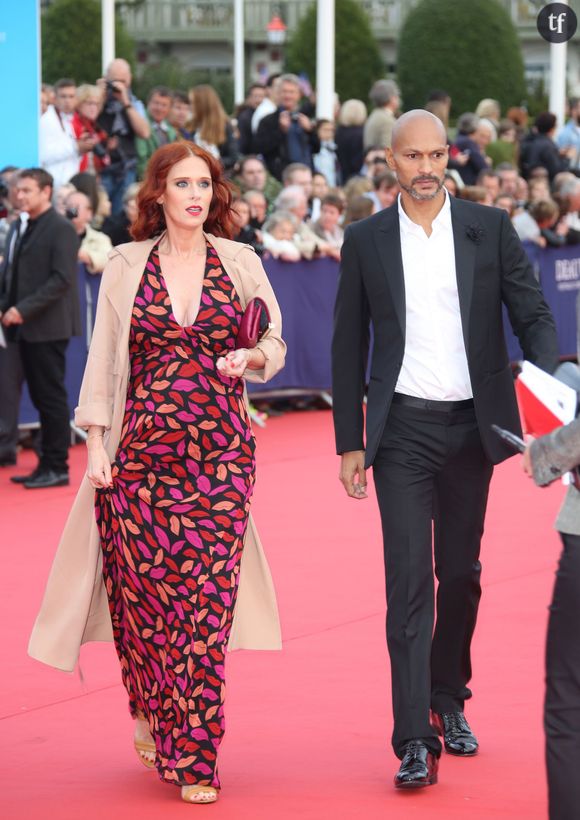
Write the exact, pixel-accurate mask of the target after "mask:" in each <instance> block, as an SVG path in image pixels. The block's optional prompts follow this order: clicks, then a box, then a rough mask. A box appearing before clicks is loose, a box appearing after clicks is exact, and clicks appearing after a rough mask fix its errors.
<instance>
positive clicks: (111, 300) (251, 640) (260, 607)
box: [28, 235, 286, 671]
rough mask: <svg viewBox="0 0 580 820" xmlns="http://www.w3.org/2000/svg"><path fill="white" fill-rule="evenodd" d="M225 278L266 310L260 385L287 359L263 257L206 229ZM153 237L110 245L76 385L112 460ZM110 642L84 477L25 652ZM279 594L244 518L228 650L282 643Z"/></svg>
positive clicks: (60, 662) (67, 661) (56, 653)
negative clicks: (133, 315) (134, 317)
mask: <svg viewBox="0 0 580 820" xmlns="http://www.w3.org/2000/svg"><path fill="white" fill-rule="evenodd" d="M206 238H207V239H208V240H209V241H210V242H211V244H212V245H213V247H214V248H215V249H216V251H217V253H218V255H219V257H220V259H221V262H222V264H223V267H224V269H225V271H226V272H227V274H228V275H229V277H230V279H231V280H232V282H233V284H234V286H235V288H236V290H237V292H238V295H239V296H240V300H241V302H242V306H243V307H245V305H246V304H247V303H248V301H249V300H250V299H252V298H253V297H254V296H260V297H262V298H263V299H264V301H265V302H266V304H267V305H268V307H269V310H270V315H271V320H272V323H273V328H272V329H271V330H270V331H269V332H268V333H267V335H266V336H265V337H264V338H263V339H261V341H260V342H259V343H258V347H259V349H260V350H261V351H262V352H263V353H264V356H265V358H266V364H265V367H264V369H263V370H260V371H248V373H247V379H248V380H249V381H256V382H266V381H268V380H269V379H271V378H272V376H274V375H275V374H276V373H277V372H278V371H279V370H280V369H281V368H282V367H283V365H284V355H285V351H286V346H285V344H284V342H283V341H282V338H281V335H280V334H281V329H282V319H281V316H280V310H279V308H278V304H277V302H276V298H275V296H274V292H273V290H272V288H271V286H270V283H269V282H268V279H267V277H266V274H265V272H264V269H263V267H262V263H261V262H260V260H259V258H258V257H257V256H256V254H255V253H254V251H253V249H252V248H250V247H249V246H248V245H242V244H240V243H239V242H232V241H230V240H228V239H221V238H219V237H215V236H211V235H206ZM154 242H155V240H153V239H152V240H146V241H144V242H130V243H128V244H126V245H120V246H119V247H118V248H115V249H114V250H113V251H112V252H111V254H110V257H109V261H108V263H107V266H106V267H105V270H104V272H103V278H102V282H101V288H100V294H99V303H98V307H97V318H96V321H95V329H94V333H93V338H92V342H91V347H90V350H89V355H88V360H87V366H86V369H85V374H84V377H83V383H82V386H81V392H80V398H79V406H78V407H77V408H76V411H75V422H76V424H77V425H78V426H79V427H84V428H86V427H89V426H90V425H102V426H103V427H105V428H106V430H107V432H106V434H105V447H106V449H107V452H108V454H109V457H110V458H111V460H112V459H114V457H115V454H116V451H117V446H118V443H119V439H120V435H121V428H122V424H123V416H124V413H125V397H126V393H127V381H128V377H129V330H130V323H131V312H132V309H133V303H134V300H135V296H136V293H137V289H138V287H139V283H140V281H141V276H142V274H143V270H144V268H145V264H146V261H147V259H148V257H149V253H150V251H151V248H152V246H153V244H154ZM112 639H113V635H112V627H111V619H110V616H109V608H108V602H107V595H106V592H105V587H104V583H103V578H102V559H101V548H100V541H99V534H98V531H97V526H96V522H95V513H94V490H93V488H92V487H91V485H90V483H89V481H88V479H87V477H86V476H85V477H84V478H83V481H82V483H81V486H80V489H79V491H78V494H77V497H76V500H75V502H74V504H73V507H72V510H71V512H70V515H69V518H68V520H67V523H66V525H65V528H64V531H63V534H62V537H61V540H60V543H59V546H58V550H57V553H56V556H55V559H54V563H53V565H52V569H51V572H50V575H49V579H48V583H47V587H46V591H45V595H44V600H43V602H42V606H41V609H40V612H39V614H38V617H37V619H36V623H35V625H34V628H33V631H32V635H31V637H30V643H29V647H28V653H29V655H30V656H31V657H33V658H36V659H37V660H39V661H42V662H43V663H46V664H48V665H50V666H54V667H56V668H58V669H63V670H66V671H72V670H73V669H74V667H75V665H76V662H77V660H78V655H79V650H80V647H81V645H82V644H83V643H87V642H88V641H111V640H112ZM280 648H281V637H280V623H279V618H278V609H277V605H276V596H275V593H274V587H273V584H272V578H271V576H270V570H269V568H268V564H267V562H266V558H265V555H264V552H263V550H262V546H261V544H260V540H259V537H258V533H257V531H256V528H255V526H254V523H253V521H252V517H251V516H250V519H249V522H248V529H247V533H246V538H245V542H244V551H243V553H242V561H241V568H240V582H239V591H238V597H237V602H236V607H235V611H234V620H233V625H232V631H231V636H230V642H229V649H280Z"/></svg>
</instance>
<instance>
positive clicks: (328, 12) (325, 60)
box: [316, 0, 334, 120]
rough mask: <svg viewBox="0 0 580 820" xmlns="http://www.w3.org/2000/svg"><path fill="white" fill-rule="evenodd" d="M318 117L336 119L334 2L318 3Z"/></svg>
mask: <svg viewBox="0 0 580 820" xmlns="http://www.w3.org/2000/svg"><path fill="white" fill-rule="evenodd" d="M316 116H317V118H318V119H325V120H332V119H334V0H318V3H317V26H316Z"/></svg>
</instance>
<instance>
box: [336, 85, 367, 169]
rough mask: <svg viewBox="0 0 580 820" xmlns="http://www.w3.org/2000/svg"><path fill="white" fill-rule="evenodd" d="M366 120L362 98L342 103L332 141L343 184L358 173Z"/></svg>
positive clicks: (361, 157)
mask: <svg viewBox="0 0 580 820" xmlns="http://www.w3.org/2000/svg"><path fill="white" fill-rule="evenodd" d="M366 120H367V107H366V105H365V104H364V102H362V100H346V102H344V103H343V104H342V106H341V109H340V114H339V116H338V128H337V129H336V134H335V136H334V141H335V142H336V155H337V157H338V164H339V165H340V169H341V171H342V182H343V184H344V183H345V182H347V181H348V180H349V179H350V178H351V177H354V176H356V175H357V174H359V173H360V169H361V168H362V165H363V160H364V147H363V131H364V124H365V122H366Z"/></svg>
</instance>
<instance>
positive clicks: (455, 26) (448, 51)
mask: <svg viewBox="0 0 580 820" xmlns="http://www.w3.org/2000/svg"><path fill="white" fill-rule="evenodd" d="M397 76H398V80H399V83H400V85H401V91H402V96H403V100H404V106H405V108H406V109H407V110H408V109H410V108H421V107H422V106H424V105H425V101H426V99H427V96H428V94H429V92H430V91H431V90H433V89H435V88H438V89H439V88H441V89H444V90H445V91H447V92H448V93H449V94H450V96H451V98H452V101H453V103H452V105H453V109H452V110H453V113H454V114H455V115H458V114H461V113H463V112H464V111H473V110H474V108H475V107H476V105H477V103H478V102H479V101H480V100H481V99H482V98H484V97H491V98H492V99H497V100H499V102H500V103H501V106H502V110H505V108H506V107H509V106H512V105H519V104H520V103H521V102H522V100H523V99H524V98H525V96H526V87H525V80H524V61H523V58H522V53H521V49H520V44H519V40H518V35H517V32H516V29H515V27H514V25H513V23H512V21H511V18H510V16H509V14H508V12H507V11H506V10H505V8H504V7H503V6H501V5H500V4H499V2H497V0H469V2H468V3H458V2H457V0H422V2H420V3H419V4H418V5H417V6H416V7H415V8H414V9H412V10H411V11H410V12H409V15H408V17H407V19H406V21H405V23H404V25H403V28H402V30H401V35H400V38H399V45H398V56H397Z"/></svg>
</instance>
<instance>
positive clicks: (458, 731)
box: [433, 712, 479, 757]
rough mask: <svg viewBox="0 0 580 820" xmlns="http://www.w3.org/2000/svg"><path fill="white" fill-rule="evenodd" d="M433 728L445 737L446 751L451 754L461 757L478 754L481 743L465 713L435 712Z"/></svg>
mask: <svg viewBox="0 0 580 820" xmlns="http://www.w3.org/2000/svg"><path fill="white" fill-rule="evenodd" d="M433 726H434V727H435V729H437V731H438V732H439V734H440V735H443V743H444V744H445V750H446V751H447V752H449V754H451V755H460V756H461V757H473V755H476V754H477V750H478V749H479V743H478V742H477V738H476V737H475V735H474V734H473V732H472V731H471V729H470V727H469V723H468V722H467V721H466V720H465V715H464V714H463V712H441V713H437V712H433Z"/></svg>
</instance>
